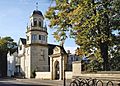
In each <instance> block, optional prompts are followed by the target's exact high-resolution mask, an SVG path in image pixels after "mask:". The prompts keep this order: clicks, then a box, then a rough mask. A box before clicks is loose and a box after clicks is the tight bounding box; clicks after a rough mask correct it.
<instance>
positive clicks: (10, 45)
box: [0, 37, 17, 77]
mask: <svg viewBox="0 0 120 86" xmlns="http://www.w3.org/2000/svg"><path fill="white" fill-rule="evenodd" d="M16 49H17V44H16V43H15V42H14V40H13V39H12V38H11V37H3V38H0V74H1V75H2V76H3V77H5V76H6V73H7V53H8V51H10V53H11V54H12V53H13V52H15V51H16Z"/></svg>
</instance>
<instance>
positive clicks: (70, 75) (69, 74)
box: [65, 71, 72, 79]
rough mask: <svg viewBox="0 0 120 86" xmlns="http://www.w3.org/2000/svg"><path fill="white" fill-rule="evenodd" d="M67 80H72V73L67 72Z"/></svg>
mask: <svg viewBox="0 0 120 86" xmlns="http://www.w3.org/2000/svg"><path fill="white" fill-rule="evenodd" d="M65 78H66V79H72V71H66V72H65Z"/></svg>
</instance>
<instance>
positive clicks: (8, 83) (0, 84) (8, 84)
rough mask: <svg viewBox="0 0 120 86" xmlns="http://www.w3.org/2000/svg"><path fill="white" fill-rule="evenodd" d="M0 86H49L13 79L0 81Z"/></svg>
mask: <svg viewBox="0 0 120 86" xmlns="http://www.w3.org/2000/svg"><path fill="white" fill-rule="evenodd" d="M0 86H50V85H42V84H38V83H31V82H21V81H17V80H13V79H0Z"/></svg>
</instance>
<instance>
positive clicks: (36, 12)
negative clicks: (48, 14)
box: [32, 10, 43, 16]
mask: <svg viewBox="0 0 120 86" xmlns="http://www.w3.org/2000/svg"><path fill="white" fill-rule="evenodd" d="M35 14H38V15H40V16H43V14H42V12H41V11H39V10H34V11H33V13H32V15H35Z"/></svg>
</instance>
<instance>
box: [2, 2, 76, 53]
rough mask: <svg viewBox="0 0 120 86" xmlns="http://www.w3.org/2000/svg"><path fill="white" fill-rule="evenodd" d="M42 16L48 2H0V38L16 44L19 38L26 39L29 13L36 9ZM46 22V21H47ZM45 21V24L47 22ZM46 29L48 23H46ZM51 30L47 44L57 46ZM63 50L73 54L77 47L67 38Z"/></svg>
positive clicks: (48, 4)
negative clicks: (7, 38) (13, 41)
mask: <svg viewBox="0 0 120 86" xmlns="http://www.w3.org/2000/svg"><path fill="white" fill-rule="evenodd" d="M36 3H38V10H40V11H41V12H42V13H43V15H44V14H45V12H46V11H47V9H48V8H49V6H50V4H51V1H50V0H0V36H1V37H5V36H10V37H12V38H13V39H14V40H15V42H17V43H18V40H19V38H26V34H25V32H26V27H27V24H28V23H29V17H30V15H31V13H32V12H33V11H34V10H35V9H36ZM47 21H48V20H47ZM47 21H46V22H47ZM47 27H48V23H47ZM52 33H53V30H52V29H50V28H49V27H48V43H50V44H59V43H58V42H56V41H55V39H54V38H53V35H52ZM64 47H65V50H66V51H67V50H70V51H71V53H74V50H75V49H76V47H77V45H76V44H75V42H74V39H70V38H68V39H67V40H66V41H65V44H64Z"/></svg>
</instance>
